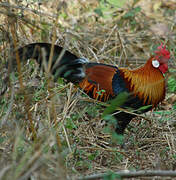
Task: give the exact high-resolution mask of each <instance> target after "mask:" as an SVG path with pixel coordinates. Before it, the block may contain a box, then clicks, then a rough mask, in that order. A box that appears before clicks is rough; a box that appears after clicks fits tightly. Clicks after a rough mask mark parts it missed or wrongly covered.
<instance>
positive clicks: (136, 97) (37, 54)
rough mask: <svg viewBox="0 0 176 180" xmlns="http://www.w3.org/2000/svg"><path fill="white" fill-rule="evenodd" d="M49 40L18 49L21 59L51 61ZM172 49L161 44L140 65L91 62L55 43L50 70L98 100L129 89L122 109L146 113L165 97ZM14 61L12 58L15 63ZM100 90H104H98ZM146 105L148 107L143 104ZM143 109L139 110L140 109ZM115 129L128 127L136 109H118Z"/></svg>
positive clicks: (119, 132)
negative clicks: (128, 111)
mask: <svg viewBox="0 0 176 180" xmlns="http://www.w3.org/2000/svg"><path fill="white" fill-rule="evenodd" d="M51 46H52V45H51V44H50V43H32V44H28V45H26V46H24V47H21V48H19V49H18V50H16V51H17V52H18V54H19V57H20V60H21V61H23V60H28V59H31V58H33V59H36V61H37V62H38V63H39V65H40V66H42V64H45V66H46V63H48V62H49V56H50V53H51ZM169 59H170V52H169V51H168V50H167V49H166V47H165V46H164V47H163V45H162V44H161V45H160V46H159V47H158V48H157V51H155V52H154V55H153V56H151V57H150V58H149V59H148V60H147V62H146V64H145V65H143V66H142V67H139V68H137V69H133V70H130V69H127V68H118V67H116V66H112V65H107V64H102V63H93V62H89V61H88V60H87V59H86V58H79V57H77V56H76V55H74V54H72V53H71V52H69V51H67V50H65V49H64V48H62V47H60V46H58V45H54V50H53V56H52V63H51V69H50V72H51V74H52V75H54V79H55V80H57V78H58V77H63V78H64V79H66V80H67V81H68V82H72V83H74V84H76V85H78V86H79V88H81V89H82V90H83V91H84V92H85V93H86V94H87V95H88V96H90V97H91V98H93V99H96V100H98V101H102V102H105V101H108V100H111V99H113V98H115V97H116V96H118V95H119V94H120V93H123V92H127V93H128V94H129V97H128V98H127V99H126V100H125V102H124V103H123V104H122V105H121V108H123V109H129V108H130V109H133V110H136V111H135V112H136V113H138V114H139V113H144V112H147V111H149V110H151V109H153V108H155V107H156V106H157V105H158V104H159V103H160V102H161V101H163V100H164V98H165V92H166V90H165V80H164V76H163V74H164V73H166V71H167V70H168V61H169ZM14 62H15V61H14V60H13V61H12V64H13V63H14ZM99 92H101V93H99ZM143 106H146V108H141V107H143ZM140 108H141V109H142V110H139V109H140ZM114 116H115V118H116V120H117V125H116V133H117V134H123V133H124V130H125V128H126V127H127V125H128V124H129V122H130V121H131V119H133V118H134V117H135V114H134V113H127V112H125V111H117V112H116V113H114Z"/></svg>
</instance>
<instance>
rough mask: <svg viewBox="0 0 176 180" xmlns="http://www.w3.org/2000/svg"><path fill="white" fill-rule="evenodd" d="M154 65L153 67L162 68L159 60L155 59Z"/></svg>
mask: <svg viewBox="0 0 176 180" xmlns="http://www.w3.org/2000/svg"><path fill="white" fill-rule="evenodd" d="M152 65H153V67H155V68H158V67H159V66H160V63H159V61H158V60H156V59H155V60H153V61H152Z"/></svg>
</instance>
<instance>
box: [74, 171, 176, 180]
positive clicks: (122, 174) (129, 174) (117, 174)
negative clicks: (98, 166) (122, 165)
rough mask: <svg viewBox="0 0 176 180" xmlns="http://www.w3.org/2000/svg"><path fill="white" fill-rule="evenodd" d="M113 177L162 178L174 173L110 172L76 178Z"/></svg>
mask: <svg viewBox="0 0 176 180" xmlns="http://www.w3.org/2000/svg"><path fill="white" fill-rule="evenodd" d="M111 175H113V177H116V178H118V177H119V178H132V177H135V178H136V177H151V176H163V177H166V176H167V177H176V171H161V170H156V171H151V170H149V171H147V170H146V171H145V170H144V171H119V172H114V173H113V172H112V173H100V174H94V175H90V176H85V177H79V178H76V179H78V180H98V179H102V178H104V177H106V176H107V177H108V176H111Z"/></svg>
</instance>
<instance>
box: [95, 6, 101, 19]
mask: <svg viewBox="0 0 176 180" xmlns="http://www.w3.org/2000/svg"><path fill="white" fill-rule="evenodd" d="M94 12H95V13H96V14H97V15H98V16H101V17H103V12H102V10H101V9H100V8H96V9H94Z"/></svg>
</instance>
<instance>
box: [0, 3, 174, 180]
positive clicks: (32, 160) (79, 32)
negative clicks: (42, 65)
mask: <svg viewBox="0 0 176 180" xmlns="http://www.w3.org/2000/svg"><path fill="white" fill-rule="evenodd" d="M10 2H11V5H10V7H9V5H8V4H7V3H5V4H4V3H2V2H1V3H0V12H1V15H0V17H1V22H0V49H1V55H0V56H1V62H2V63H1V72H2V77H4V74H5V70H4V63H5V61H7V60H8V57H10V52H11V49H13V48H12V40H13V42H14V39H15V38H16V41H17V42H16V43H17V44H18V46H22V45H24V44H28V43H31V42H38V41H40V42H52V41H54V43H56V44H59V45H65V46H66V47H67V49H68V50H70V51H71V52H73V53H75V54H76V55H78V56H81V57H83V56H85V57H86V58H88V59H90V60H91V61H95V62H103V63H108V64H114V65H119V66H128V67H131V68H135V67H137V66H139V65H141V64H143V63H145V60H146V59H147V58H148V57H149V56H150V54H151V53H152V50H153V49H154V47H155V46H157V45H158V44H160V43H161V42H164V43H165V44H167V46H168V47H169V48H170V50H171V53H172V61H171V62H170V69H171V70H172V72H171V73H168V74H167V75H166V79H167V80H168V79H169V78H172V79H173V82H174V83H176V77H175V70H176V58H175V57H176V54H175V53H176V33H175V32H176V26H175V24H176V22H175V19H176V14H175V11H174V7H176V3H175V1H174V0H168V1H166V2H165V1H160V0H158V1H155V2H153V1H151V0H149V1H143V0H140V1H138V3H137V4H134V7H132V4H133V2H132V1H130V2H128V3H127V5H125V6H123V7H122V8H114V9H113V8H112V9H109V11H113V15H110V17H109V18H108V17H106V18H105V17H102V16H100V15H98V14H96V13H95V12H94V10H95V9H97V8H99V4H98V1H93V0H90V1H87V2H86V1H83V0H79V1H78V0H75V1H74V3H73V2H72V1H63V2H61V1H56V0H52V1H49V2H47V1H44V2H43V3H42V4H40V5H39V4H38V3H37V2H35V1H31V2H30V3H29V4H26V1H22V2H21V1H20V3H19V4H15V1H13V0H11V1H10ZM32 2H33V3H32ZM58 3H59V4H58ZM146 3H147V4H146ZM137 6H139V7H141V10H139V11H138V9H135V10H134V8H136V7H137ZM21 7H24V9H23V8H21ZM151 7H152V8H151ZM22 9H23V10H22ZM132 9H133V10H132ZM103 12H104V13H107V12H108V11H103ZM13 28H15V30H16V32H13V31H12V29H13ZM20 74H21V75H22V79H21V81H22V84H23V85H21V84H19V81H18V76H17V75H16V74H15V75H14V76H12V77H11V79H12V81H11V88H8V91H7V93H6V94H5V95H4V96H3V97H1V102H0V106H1V110H0V114H1V121H0V157H1V158H0V179H27V178H28V177H31V179H66V178H68V177H69V178H71V177H72V178H73V177H78V176H82V175H83V176H84V175H88V174H94V173H98V172H108V171H117V170H175V169H176V141H175V132H176V128H175V127H176V123H175V120H176V118H175V117H176V104H175V102H176V98H175V97H176V91H175V92H174V91H172V92H171V90H170V91H168V93H167V97H166V100H165V101H164V102H163V103H162V104H161V105H160V107H159V108H158V109H157V110H156V111H155V112H149V113H147V114H146V115H145V116H146V117H147V119H148V121H147V120H144V119H142V118H136V119H134V120H133V121H132V122H131V123H130V125H129V127H128V129H127V130H126V133H125V136H124V138H125V145H124V147H123V148H122V147H121V145H119V143H118V142H117V141H116V140H115V139H114V138H113V137H112V136H111V133H110V132H106V131H105V130H104V128H105V127H106V124H105V122H104V121H103V120H102V118H101V114H102V112H103V109H102V107H101V105H98V104H97V103H96V102H93V101H91V102H89V101H90V99H89V98H88V97H87V96H86V95H85V94H84V93H83V92H81V91H80V90H79V89H77V88H76V87H74V86H73V85H72V84H65V83H64V82H63V81H62V80H61V79H59V80H58V83H56V84H53V83H52V81H51V80H48V79H47V75H46V74H44V73H42V72H41V71H40V70H39V68H38V67H37V66H36V63H35V62H33V61H31V62H28V63H27V65H25V66H22V67H21V73H20ZM174 83H173V84H172V85H171V84H169V86H168V89H171V88H172V89H173V88H174ZM22 86H24V88H23V87H22ZM170 86H171V87H170ZM29 120H30V121H29ZM31 124H32V125H33V126H31ZM32 128H33V130H32ZM35 133H36V134H35ZM34 134H35V135H36V136H34ZM32 138H33V140H32ZM143 179H144V178H143ZM146 179H148V178H146ZM153 179H156V178H153Z"/></svg>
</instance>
